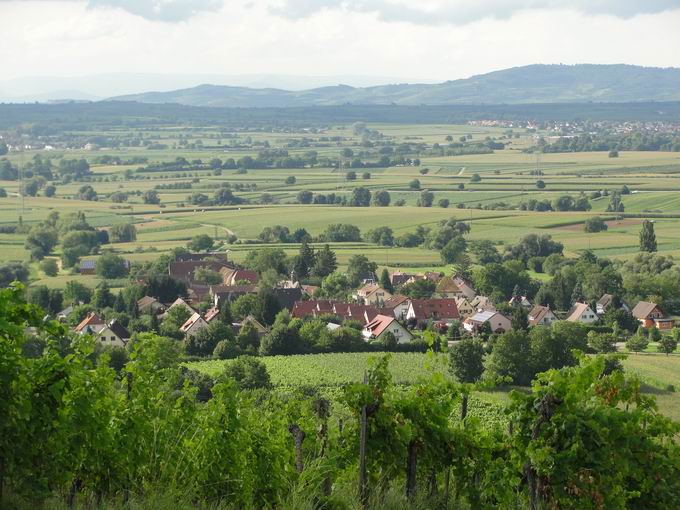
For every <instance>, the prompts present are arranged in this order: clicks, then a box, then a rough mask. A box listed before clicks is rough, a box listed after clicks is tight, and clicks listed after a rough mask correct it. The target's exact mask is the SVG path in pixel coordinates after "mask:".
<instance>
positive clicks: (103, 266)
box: [96, 253, 127, 278]
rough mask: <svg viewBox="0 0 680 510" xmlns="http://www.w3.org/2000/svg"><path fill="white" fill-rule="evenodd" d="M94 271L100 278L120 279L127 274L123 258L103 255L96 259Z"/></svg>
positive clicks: (114, 255)
mask: <svg viewBox="0 0 680 510" xmlns="http://www.w3.org/2000/svg"><path fill="white" fill-rule="evenodd" d="M96 271H97V275H98V276H101V277H102V278H121V277H123V276H125V274H126V273H127V265H126V262H125V259H124V258H123V257H121V256H119V255H116V254H114V253H105V254H104V255H102V256H100V257H99V258H98V259H97V263H96Z"/></svg>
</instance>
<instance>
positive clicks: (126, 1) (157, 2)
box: [88, 0, 224, 22]
mask: <svg viewBox="0 0 680 510" xmlns="http://www.w3.org/2000/svg"><path fill="white" fill-rule="evenodd" d="M223 3H224V2H223V0H88V7H90V8H98V7H113V8H120V9H123V10H125V11H127V12H129V13H131V14H135V15H137V16H141V17H143V18H146V19H148V20H152V21H165V22H178V21H186V20H188V19H189V18H191V17H192V16H194V15H196V14H198V13H200V12H210V11H217V10H219V9H221V8H222V5H223Z"/></svg>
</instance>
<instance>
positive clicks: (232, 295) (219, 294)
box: [210, 285, 257, 307]
mask: <svg viewBox="0 0 680 510" xmlns="http://www.w3.org/2000/svg"><path fill="white" fill-rule="evenodd" d="M246 294H257V285H211V286H210V295H211V296H212V298H213V304H214V306H217V307H219V306H220V303H222V301H223V300H225V299H226V300H227V301H229V302H230V303H231V302H232V301H235V300H236V299H238V298H240V297H241V296H245V295H246Z"/></svg>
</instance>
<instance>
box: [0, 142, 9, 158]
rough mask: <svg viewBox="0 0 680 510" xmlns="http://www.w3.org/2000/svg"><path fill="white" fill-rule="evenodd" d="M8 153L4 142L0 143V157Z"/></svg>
mask: <svg viewBox="0 0 680 510" xmlns="http://www.w3.org/2000/svg"><path fill="white" fill-rule="evenodd" d="M8 152H9V147H7V144H6V143H5V142H0V156H4V155H5V154H7V153H8Z"/></svg>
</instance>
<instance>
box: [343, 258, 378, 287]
mask: <svg viewBox="0 0 680 510" xmlns="http://www.w3.org/2000/svg"><path fill="white" fill-rule="evenodd" d="M377 269H378V264H376V263H375V262H371V261H370V260H368V257H366V256H365V255H352V257H351V258H350V259H349V261H348V262H347V278H349V282H350V284H351V285H352V286H354V287H356V286H358V285H359V284H360V283H361V280H363V279H364V278H367V277H368V276H370V275H373V274H375V272H376V270H377Z"/></svg>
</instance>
